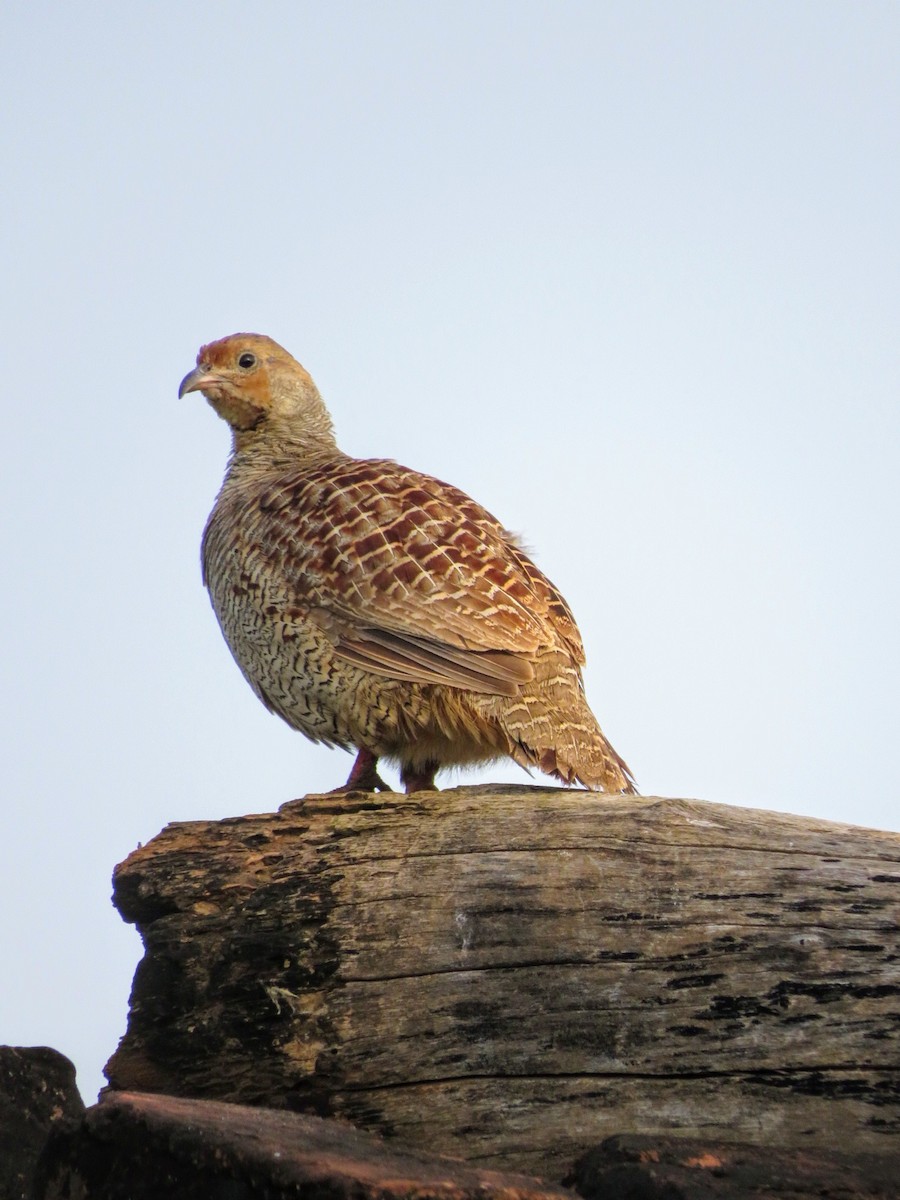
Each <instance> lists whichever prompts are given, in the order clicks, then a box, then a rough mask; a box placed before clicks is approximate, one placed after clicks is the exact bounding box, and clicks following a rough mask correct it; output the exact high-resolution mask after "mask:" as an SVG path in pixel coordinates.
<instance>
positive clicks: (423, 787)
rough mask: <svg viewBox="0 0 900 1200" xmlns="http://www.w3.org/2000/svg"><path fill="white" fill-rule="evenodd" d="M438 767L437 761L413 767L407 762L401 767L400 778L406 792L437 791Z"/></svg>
mask: <svg viewBox="0 0 900 1200" xmlns="http://www.w3.org/2000/svg"><path fill="white" fill-rule="evenodd" d="M437 769H438V764H437V763H435V762H429V763H424V764H423V765H422V766H421V767H419V768H416V767H412V766H410V765H409V764H405V765H404V766H403V767H401V768H400V780H401V782H402V783H403V786H404V787H405V788H406V794H407V795H409V793H410V792H436V791H437V790H438V789H437V786H436V784H435V782H434V776H435V772H436V771H437Z"/></svg>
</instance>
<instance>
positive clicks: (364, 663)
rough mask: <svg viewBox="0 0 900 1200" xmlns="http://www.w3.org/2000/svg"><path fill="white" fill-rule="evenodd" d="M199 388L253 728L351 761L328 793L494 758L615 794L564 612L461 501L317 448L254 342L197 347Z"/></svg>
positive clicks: (296, 392) (302, 387) (224, 600)
mask: <svg viewBox="0 0 900 1200" xmlns="http://www.w3.org/2000/svg"><path fill="white" fill-rule="evenodd" d="M194 391H200V392H202V393H203V395H204V396H205V397H206V399H207V400H208V401H209V403H210V404H211V405H212V407H213V408H214V409H215V410H216V412H217V413H218V414H219V416H221V417H222V418H224V420H226V421H227V422H228V424H229V425H230V426H231V429H232V432H233V436H234V447H233V451H232V455H231V459H230V461H229V464H228V470H227V472H226V475H225V480H224V483H223V484H222V489H221V491H220V492H219V495H218V498H217V500H216V503H215V507H214V508H213V510H212V513H211V515H210V518H209V521H208V522H207V525H206V529H205V531H204V534H203V552H202V553H203V576H204V581H205V583H206V586H207V587H208V588H209V593H210V597H211V599H212V604H213V608H214V609H215V612H216V616H217V617H218V619H219V624H220V625H221V627H222V632H223V634H224V635H225V640H226V642H227V643H228V645H229V647H230V648H231V652H232V654H233V655H234V657H235V659H236V660H237V663H238V666H239V667H240V668H241V671H242V672H243V673H244V676H245V677H246V679H247V681H248V682H249V684H250V686H251V687H252V688H253V690H254V691H255V692H256V694H257V696H259V698H260V700H262V702H263V704H265V705H266V707H267V708H269V709H271V711H272V712H275V713H277V714H278V715H279V716H280V717H283V718H284V720H285V721H287V723H288V724H289V725H291V726H292V727H293V728H294V729H298V730H299V731H300V732H301V733H304V734H306V736H307V737H308V738H311V739H312V740H313V741H314V742H324V743H325V744H326V745H329V746H341V747H343V748H344V749H349V748H350V747H351V746H354V747H356V749H357V751H358V756H357V758H356V762H355V764H354V766H353V769H352V770H351V772H350V776H349V778H348V780H347V783H346V784H345V785H344V788H339V789H336V790H338V791H345V790H347V791H349V790H351V789H357V788H359V789H367V790H373V789H377V788H384V787H385V785H384V783H383V782H382V780H381V779H380V777H379V775H378V773H377V763H378V759H379V758H381V757H385V758H387V759H392V760H394V761H396V762H398V763H399V765H400V775H401V779H402V780H403V783H404V786H405V787H406V790H407V791H408V792H412V791H418V790H422V789H430V788H433V787H434V775H435V772H436V771H437V770H438V769H439V768H441V767H453V766H465V765H467V764H474V763H485V762H489V761H491V760H494V759H498V758H501V757H503V756H505V755H508V756H509V757H511V758H513V759H515V761H516V762H517V763H520V764H521V765H522V766H524V767H532V766H533V767H538V768H539V769H540V770H541V771H544V772H546V773H547V774H549V775H554V776H556V777H557V778H558V779H561V780H563V781H564V782H565V783H574V782H575V781H576V780H577V781H579V782H581V783H583V784H584V785H585V786H587V787H590V788H600V789H603V790H605V791H624V792H632V791H634V786H633V783H632V779H631V775H630V773H629V770H628V767H627V766H626V765H625V763H624V762H623V761H622V759H621V758H620V757H619V755H618V754H617V753H616V752H615V750H614V749H613V748H612V746H611V745H610V744H609V742H608V741H607V740H606V738H605V737H604V736H603V733H602V732H601V730H600V727H599V725H598V724H597V721H596V720H595V718H594V715H593V713H592V712H591V710H590V708H589V707H588V705H587V701H586V700H585V696H584V686H583V683H582V679H581V666H582V664H583V663H584V651H583V648H582V644H581V637H580V635H579V632H578V629H577V627H576V625H575V621H574V619H573V617H572V614H571V612H570V611H569V607H568V605H567V604H566V602H565V600H564V599H563V597H562V596H561V595H560V593H559V592H558V591H557V590H556V588H555V587H554V586H553V584H552V583H550V581H549V580H548V579H547V578H546V577H545V576H544V575H543V574H542V573H541V572H540V571H539V570H538V568H537V567H536V566H535V565H534V563H533V562H532V561H531V559H530V558H529V557H528V555H527V554H525V552H524V551H523V550H522V549H521V547H520V546H519V545H518V544H517V542H516V540H515V538H514V537H513V536H512V535H511V534H510V533H508V532H507V531H506V530H505V529H504V528H503V526H502V525H500V523H499V522H498V521H496V520H495V519H494V517H492V516H491V515H490V513H488V512H486V511H485V510H484V509H483V508H482V507H481V506H480V505H479V504H476V503H475V501H474V500H472V499H471V498H470V497H469V496H467V495H465V493H464V492H461V491H458V490H457V489H456V488H454V487H451V486H450V485H449V484H446V483H441V482H440V480H437V479H432V478H430V477H429V476H428V475H421V474H419V473H418V472H417V471H410V470H408V469H407V468H406V467H401V466H399V465H398V464H397V463H395V462H392V461H390V460H388V459H355V458H350V457H349V456H348V455H346V454H344V453H342V451H340V450H339V449H338V447H337V443H336V441H335V436H334V430H333V427H332V423H331V418H330V416H329V415H328V412H327V410H326V408H325V405H324V403H323V401H322V398H321V396H320V395H319V393H318V391H317V390H316V386H315V384H314V383H313V381H312V379H311V378H310V376H309V375H308V374H307V372H306V371H305V370H304V369H303V367H301V366H300V364H299V363H298V362H296V361H295V360H294V359H293V358H292V357H291V356H290V354H288V353H287V351H285V350H283V349H282V348H281V346H279V345H277V343H275V342H273V341H272V340H271V339H270V338H267V337H263V336H261V335H259V334H250V333H239V334H234V335H233V336H231V337H227V338H223V339H222V340H221V341H218V342H212V343H210V345H208V346H204V347H202V349H201V350H200V353H199V354H198V356H197V366H196V368H195V369H194V370H193V371H191V372H190V374H189V375H187V376H186V377H185V379H184V380H183V381H182V383H181V387H180V388H179V395H180V396H183V395H184V394H185V393H186V392H194Z"/></svg>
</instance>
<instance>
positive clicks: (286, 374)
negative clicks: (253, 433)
mask: <svg viewBox="0 0 900 1200" xmlns="http://www.w3.org/2000/svg"><path fill="white" fill-rule="evenodd" d="M285 383H291V384H292V385H293V386H292V387H291V388H287V389H286V388H285V387H284V384H285ZM298 384H301V385H307V384H308V385H309V386H310V387H312V386H313V385H312V380H311V379H310V377H309V375H308V374H307V373H306V371H305V370H304V369H303V367H301V366H300V364H299V363H298V362H297V361H296V359H294V358H292V357H291V355H290V354H288V352H287V351H286V350H285V349H283V348H282V347H281V346H279V345H278V343H277V342H273V341H272V339H271V338H268V337H265V336H264V335H262V334H259V333H233V334H231V336H230V337H226V338H221V339H220V340H219V341H217V342H210V343H209V345H208V346H202V347H201V349H200V353H199V354H198V355H197V365H196V367H195V368H194V369H193V371H190V372H189V373H188V374H187V375H185V377H184V379H182V381H181V386H180V387H179V389H178V395H179V396H185V395H186V394H187V393H188V392H202V393H203V395H204V396H205V397H206V399H207V400H208V401H209V403H210V404H211V405H212V406H213V408H214V409H215V410H216V412H217V413H218V414H219V416H220V417H222V418H223V419H224V420H225V421H227V422H228V424H229V425H230V426H231V427H232V429H234V430H237V431H246V430H250V429H255V428H256V426H257V425H259V424H260V423H261V422H262V421H264V420H265V419H266V417H267V416H268V415H269V414H270V413H273V412H278V411H279V409H280V408H281V407H282V406H283V404H282V401H283V399H285V398H286V393H287V392H288V391H292V390H296V387H297V385H298Z"/></svg>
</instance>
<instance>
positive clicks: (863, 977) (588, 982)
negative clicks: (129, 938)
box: [107, 787, 900, 1178]
mask: <svg viewBox="0 0 900 1200" xmlns="http://www.w3.org/2000/svg"><path fill="white" fill-rule="evenodd" d="M114 882H115V903H116V905H117V907H118V908H119V911H120V912H121V913H122V915H123V917H124V918H125V919H126V920H127V921H132V922H134V923H135V924H136V925H137V926H138V928H139V929H140V932H141V936H142V937H143V939H144V943H145V947H146V953H145V957H144V959H143V961H142V962H141V963H140V965H139V967H138V970H137V973H136V976H135V982H134V989H133V993H132V1004H131V1013H130V1017H129V1024H128V1031H127V1033H126V1035H125V1037H124V1038H123V1039H122V1042H121V1044H120V1046H119V1049H118V1050H117V1051H116V1053H115V1054H114V1055H113V1057H112V1059H111V1060H110V1062H109V1064H108V1066H107V1076H108V1078H109V1080H110V1084H111V1087H112V1088H115V1089H125V1090H136V1091H145V1092H146V1091H151V1092H166V1093H169V1094H171V1095H176V1096H191V1097H202V1098H208V1099H216V1100H227V1101H231V1102H237V1103H244V1104H255V1105H267V1106H270V1107H275V1108H289V1109H295V1110H300V1111H308V1112H315V1113H318V1114H320V1115H330V1116H338V1117H343V1118H346V1119H348V1120H349V1121H351V1122H353V1123H354V1124H356V1125H359V1126H361V1127H363V1128H364V1129H367V1130H369V1131H372V1132H376V1133H381V1134H384V1135H387V1136H397V1137H400V1138H402V1139H403V1141H404V1142H405V1143H406V1144H407V1145H410V1146H413V1147H419V1148H423V1149H428V1150H430V1151H434V1152H438V1153H449V1154H453V1155H456V1156H458V1157H461V1158H463V1159H465V1160H467V1161H468V1162H470V1163H477V1164H480V1165H485V1166H490V1167H494V1168H502V1169H509V1170H516V1171H528V1172H531V1173H533V1174H537V1175H543V1176H549V1177H552V1178H559V1177H560V1176H561V1175H562V1174H563V1173H564V1172H565V1171H566V1170H567V1169H568V1168H569V1167H570V1166H571V1164H572V1163H573V1162H574V1160H575V1159H576V1158H578V1157H579V1155H580V1154H581V1153H583V1152H584V1151H585V1150H586V1149H588V1148H589V1147H591V1146H592V1145H595V1144H597V1143H599V1142H600V1141H602V1140H603V1139H604V1138H606V1137H608V1136H610V1135H613V1134H645V1135H666V1134H678V1135H684V1136H694V1137H703V1138H706V1139H715V1138H720V1139H721V1140H724V1141H735V1140H737V1141H742V1142H745V1143H750V1144H754V1145H759V1146H762V1147H770V1146H775V1147H783V1148H788V1149H797V1148H801V1149H802V1148H804V1147H806V1148H810V1149H814V1148H818V1149H822V1148H824V1149H831V1148H834V1147H835V1146H843V1147H846V1148H848V1149H852V1150H854V1151H859V1152H866V1153H872V1154H876V1155H877V1154H884V1155H887V1154H889V1153H891V1152H893V1151H894V1147H895V1144H896V1143H895V1141H894V1139H895V1137H896V1134H897V1133H898V1132H900V947H898V936H897V929H898V923H900V836H898V835H894V834H888V833H879V832H875V831H871V830H866V829H857V828H853V827H850V826H844V825H836V824H832V823H828V822H823V821H812V820H805V819H800V818H796V817H788V816H782V815H779V814H776V813H769V812H762V811H756V810H750V809H735V808H728V807H724V806H720V805H713V804H707V803H700V802H697V801H686V800H665V799H654V798H646V797H622V796H612V797H603V796H598V795H596V794H592V793H589V792H582V791H568V790H563V789H549V788H548V789H542V788H529V787H506V788H496V787H485V788H457V789H453V790H448V791H444V792H440V793H428V794H422V793H419V794H416V795H413V796H399V795H394V794H379V795H369V794H362V793H355V794H351V795H349V796H341V797H335V796H312V797H307V798H306V799H303V800H297V801H292V802H290V803H288V804H285V805H284V806H283V807H282V808H281V810H280V811H279V812H278V813H275V814H263V815H258V816H248V817H242V818H234V819H228V820H223V821H217V822H213V821H209V822H204V821H195V822H190V823H183V824H175V825H170V826H168V827H167V828H166V829H165V830H163V832H162V833H161V834H160V835H159V836H158V837H156V838H155V839H154V840H153V841H152V842H150V843H149V844H148V845H146V846H144V847H142V848H140V849H139V850H136V851H135V852H134V853H133V854H132V855H130V856H129V858H128V859H127V860H126V861H125V862H124V863H123V864H121V865H120V866H119V867H118V868H117V870H116V873H115V880H114Z"/></svg>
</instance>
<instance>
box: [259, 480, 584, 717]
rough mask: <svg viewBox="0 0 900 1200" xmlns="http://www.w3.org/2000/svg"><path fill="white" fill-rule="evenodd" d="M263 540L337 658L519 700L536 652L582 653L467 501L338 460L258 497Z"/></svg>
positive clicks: (570, 628) (504, 537)
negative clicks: (550, 648)
mask: <svg viewBox="0 0 900 1200" xmlns="http://www.w3.org/2000/svg"><path fill="white" fill-rule="evenodd" d="M258 511H259V515H260V529H259V536H260V537H261V538H263V539H264V544H265V552H266V557H267V558H270V557H271V558H272V559H274V560H276V564H277V569H278V571H279V574H280V577H281V578H283V579H285V580H286V581H287V583H288V586H289V589H290V592H291V594H292V597H296V600H297V603H298V604H299V605H301V606H302V607H303V608H304V610H305V611H306V612H307V614H308V616H309V617H310V618H311V619H313V620H315V621H317V623H319V624H320V626H321V627H322V628H323V630H324V631H325V632H326V633H327V634H328V636H329V637H330V638H331V640H332V641H333V642H334V644H335V647H336V649H337V651H338V653H339V654H340V655H341V656H342V657H344V658H345V659H347V660H348V661H351V662H354V663H356V664H357V665H359V666H362V667H365V668H366V669H369V670H372V671H376V672H379V673H382V674H386V675H389V676H391V677H393V678H399V679H412V680H417V681H420V682H435V683H447V684H450V685H452V686H456V687H467V688H472V689H474V690H479V691H487V692H499V693H507V694H510V695H512V694H515V693H516V692H517V691H518V688H519V686H520V685H521V684H522V683H524V682H526V681H527V680H528V679H530V678H531V677H532V674H533V670H532V667H531V662H530V660H531V659H532V657H533V655H534V654H535V652H536V651H537V650H538V649H539V648H540V647H541V646H548V645H563V646H565V647H566V648H567V650H568V651H569V653H570V654H571V655H572V658H573V660H574V661H575V662H576V663H578V664H581V663H582V662H583V661H584V653H583V649H582V645H581V639H580V636H579V634H578V630H577V628H576V626H575V622H574V620H573V618H572V614H571V612H570V611H569V609H568V606H567V605H566V603H565V601H564V600H563V598H562V596H561V595H560V594H559V592H558V591H557V590H556V588H555V587H554V586H553V585H552V584H551V583H550V582H549V580H548V579H547V578H546V577H545V576H544V575H543V574H542V573H541V571H540V570H539V569H538V568H537V567H536V566H535V564H534V563H533V562H532V561H531V559H530V558H529V557H528V556H527V554H526V553H525V552H524V550H522V549H521V548H520V547H519V546H518V545H517V544H516V542H515V540H514V539H513V537H512V535H510V534H509V533H508V532H507V531H506V530H504V528H503V527H502V526H501V525H500V523H499V522H498V521H497V520H496V519H495V518H494V517H492V516H491V515H490V513H488V512H486V511H485V509H483V508H482V507H481V506H480V505H478V504H476V502H475V501H474V500H472V499H471V498H470V497H469V496H467V495H465V493H464V492H461V491H459V490H458V489H457V488H454V487H451V486H450V485H449V484H445V483H441V482H440V481H439V480H436V479H432V478H430V477H429V476H426V475H421V474H419V473H418V472H414V471H410V470H408V469H407V468H405V467H400V466H398V465H397V464H396V463H393V462H391V461H388V460H354V459H346V460H340V461H338V462H330V463H328V464H326V465H323V466H321V467H317V468H313V469H311V470H306V471H304V472H303V473H302V474H301V473H297V474H294V475H291V476H289V477H286V478H284V479H282V480H279V482H278V483H277V484H275V485H271V486H269V487H267V488H266V490H265V492H264V493H263V495H262V496H261V497H260V501H259V506H258Z"/></svg>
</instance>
